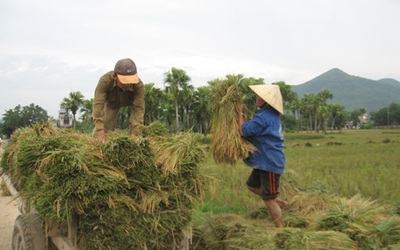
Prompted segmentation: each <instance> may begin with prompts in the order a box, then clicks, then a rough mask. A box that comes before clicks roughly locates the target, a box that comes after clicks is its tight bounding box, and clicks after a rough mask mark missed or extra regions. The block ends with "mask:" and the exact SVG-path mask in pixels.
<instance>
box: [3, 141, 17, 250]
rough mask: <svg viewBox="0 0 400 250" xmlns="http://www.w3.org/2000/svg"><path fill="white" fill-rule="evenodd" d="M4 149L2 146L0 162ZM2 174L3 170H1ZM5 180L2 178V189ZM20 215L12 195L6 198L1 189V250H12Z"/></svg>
mask: <svg viewBox="0 0 400 250" xmlns="http://www.w3.org/2000/svg"><path fill="white" fill-rule="evenodd" d="M2 154H3V148H2V147H1V146H0V160H1V156H2ZM0 172H1V169H0ZM2 182H3V179H2V178H0V187H1V185H2ZM18 214H19V211H18V205H17V202H16V201H14V200H13V197H12V196H11V195H9V196H4V194H3V189H2V188H0V250H11V239H12V233H13V229H14V221H15V219H16V218H17V216H18Z"/></svg>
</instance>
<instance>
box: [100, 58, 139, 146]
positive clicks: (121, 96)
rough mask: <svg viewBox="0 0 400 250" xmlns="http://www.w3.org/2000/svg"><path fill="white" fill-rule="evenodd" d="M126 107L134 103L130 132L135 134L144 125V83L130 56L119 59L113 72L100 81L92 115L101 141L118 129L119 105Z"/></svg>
mask: <svg viewBox="0 0 400 250" xmlns="http://www.w3.org/2000/svg"><path fill="white" fill-rule="evenodd" d="M125 106H131V113H130V117H129V125H130V134H131V135H132V136H135V135H137V134H138V133H139V131H140V129H141V128H142V126H143V117H144V85H143V82H142V81H141V80H140V79H139V77H138V74H137V69H136V65H135V63H134V62H133V61H132V60H131V59H129V58H126V59H121V60H119V61H118V62H117V63H116V64H115V67H114V71H110V72H108V73H106V74H104V75H103V76H102V77H101V78H100V80H99V83H98V84H97V87H96V91H95V94H94V102H93V114H92V117H93V121H94V125H95V132H96V135H97V137H98V139H99V140H100V141H101V142H104V141H105V140H106V133H107V132H108V131H114V130H115V126H116V123H117V114H118V111H119V108H121V107H125Z"/></svg>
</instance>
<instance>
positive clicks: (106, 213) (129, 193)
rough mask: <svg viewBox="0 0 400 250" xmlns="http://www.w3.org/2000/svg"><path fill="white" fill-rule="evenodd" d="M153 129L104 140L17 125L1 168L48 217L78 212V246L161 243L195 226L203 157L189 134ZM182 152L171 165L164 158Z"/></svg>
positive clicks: (153, 246) (155, 245)
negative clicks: (193, 213) (165, 133)
mask: <svg viewBox="0 0 400 250" xmlns="http://www.w3.org/2000/svg"><path fill="white" fill-rule="evenodd" d="M148 131H151V129H148ZM158 131H160V130H158ZM147 135H148V136H147V137H143V136H138V137H137V138H135V139H132V138H130V137H129V135H127V134H124V133H123V132H115V133H110V134H109V135H108V136H109V139H108V141H107V142H105V143H103V144H100V145H98V144H97V143H95V142H94V141H93V138H91V137H89V136H86V135H84V134H81V133H78V132H76V131H73V130H58V129H56V128H52V127H51V126H49V125H48V124H43V125H37V126H36V127H34V128H24V129H20V130H17V133H16V138H15V140H14V141H13V142H12V143H11V144H10V145H9V146H7V148H6V151H7V153H6V154H5V156H6V157H4V158H3V159H2V166H6V168H5V169H4V170H6V171H7V172H8V173H9V174H10V175H11V176H12V178H13V179H14V180H15V181H16V183H18V189H19V191H20V194H21V196H23V197H24V198H26V199H29V200H31V201H32V204H33V206H34V208H35V209H36V210H37V211H38V212H39V214H40V215H42V216H43V218H44V219H45V220H46V221H51V222H56V223H58V224H59V225H67V224H68V223H67V222H68V221H69V220H70V219H71V218H72V217H74V216H77V217H78V235H77V236H78V247H79V249H163V248H167V247H170V246H173V245H176V243H177V242H179V241H180V240H181V238H182V233H181V231H182V230H183V229H185V228H187V227H188V226H189V225H190V221H191V211H192V208H193V206H194V205H195V202H196V201H197V200H198V198H199V197H201V195H202V180H201V178H200V176H198V174H197V166H198V163H199V162H200V161H202V160H203V159H204V157H205V155H204V150H203V149H202V148H201V147H200V146H199V145H198V144H197V143H196V142H195V141H194V139H193V136H191V135H192V134H191V133H185V134H180V135H177V136H175V137H170V138H167V137H165V138H164V137H162V136H160V135H159V134H152V133H151V132H148V134H147ZM153 148H156V151H155V150H154V149H153ZM155 152H162V153H163V158H160V157H158V156H156V155H155ZM177 153H179V157H178V158H175V160H174V161H173V167H172V168H171V169H169V168H167V169H165V167H164V166H163V163H164V162H163V160H166V159H168V157H167V156H168V155H169V156H170V157H171V158H173V157H174V156H175V154H177ZM168 166H169V165H168ZM149 236H151V237H149Z"/></svg>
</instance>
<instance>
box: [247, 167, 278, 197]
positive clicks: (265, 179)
mask: <svg viewBox="0 0 400 250" xmlns="http://www.w3.org/2000/svg"><path fill="white" fill-rule="evenodd" d="M280 177H281V175H280V174H274V173H271V172H267V171H263V170H260V169H253V171H252V172H251V174H250V176H249V179H248V180H247V186H249V187H253V188H260V187H261V195H262V199H263V200H273V199H275V198H276V197H277V196H278V195H279V179H280Z"/></svg>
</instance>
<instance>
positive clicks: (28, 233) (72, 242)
mask: <svg viewBox="0 0 400 250" xmlns="http://www.w3.org/2000/svg"><path fill="white" fill-rule="evenodd" d="M1 178H2V179H3V182H4V183H5V184H6V186H7V189H8V190H9V191H10V193H11V195H12V196H13V197H14V199H15V200H16V202H17V204H18V210H19V212H20V215H18V216H17V218H16V220H15V223H14V230H13V235H12V250H46V249H48V250H57V249H60V250H77V249H78V248H77V221H78V220H77V218H72V219H71V221H69V222H68V224H66V225H63V226H61V227H60V226H59V225H58V224H56V223H49V222H47V223H46V226H47V230H45V228H44V225H45V223H44V221H43V219H42V218H41V216H40V215H39V213H38V212H36V211H35V209H34V208H33V207H32V206H31V204H30V203H29V202H28V201H26V200H24V199H23V198H22V197H21V196H20V195H19V193H18V191H17V190H16V189H15V187H14V185H13V183H12V180H11V178H10V177H9V176H8V175H7V174H5V173H3V174H2V175H1ZM46 231H47V234H46ZM182 234H183V239H182V241H181V242H180V243H179V244H178V245H175V246H172V247H171V248H168V249H173V250H188V249H189V245H190V239H191V235H190V233H189V230H184V231H182Z"/></svg>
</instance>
